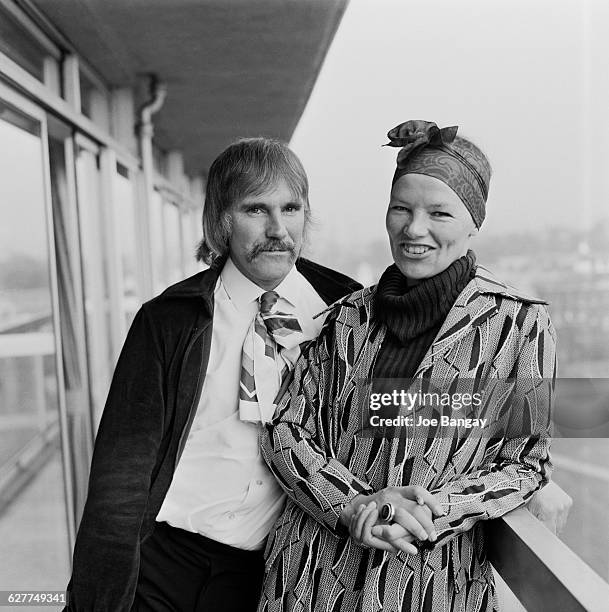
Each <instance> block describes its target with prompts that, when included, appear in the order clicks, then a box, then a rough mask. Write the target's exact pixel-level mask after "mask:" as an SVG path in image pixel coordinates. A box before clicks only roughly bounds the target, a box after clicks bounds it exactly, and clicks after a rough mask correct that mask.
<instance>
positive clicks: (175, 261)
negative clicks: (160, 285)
mask: <svg viewBox="0 0 609 612" xmlns="http://www.w3.org/2000/svg"><path fill="white" fill-rule="evenodd" d="M180 225H181V224H180V209H179V208H178V207H177V206H176V205H175V204H174V203H173V202H170V201H168V200H165V201H164V202H163V228H164V234H165V282H166V284H167V285H172V284H173V283H177V282H178V281H179V280H181V279H182V278H184V270H183V267H182V257H183V252H182V232H181V227H180Z"/></svg>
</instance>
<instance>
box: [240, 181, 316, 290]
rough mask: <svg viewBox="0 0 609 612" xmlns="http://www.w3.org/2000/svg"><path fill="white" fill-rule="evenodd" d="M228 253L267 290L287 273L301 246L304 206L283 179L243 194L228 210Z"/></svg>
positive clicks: (252, 279)
mask: <svg viewBox="0 0 609 612" xmlns="http://www.w3.org/2000/svg"><path fill="white" fill-rule="evenodd" d="M229 215H230V219H231V226H232V231H231V237H230V240H229V255H230V257H231V259H232V260H233V263H234V264H235V265H236V266H237V268H238V269H239V270H240V271H241V272H242V273H243V274H244V275H245V276H246V277H247V278H249V279H250V280H251V281H252V282H254V283H256V284H257V285H258V286H259V287H262V288H263V289H266V290H267V291H270V290H272V289H274V288H275V287H277V285H278V284H279V283H280V282H281V281H282V280H283V279H284V278H285V277H286V276H287V274H288V272H289V271H290V270H291V269H292V266H293V265H294V262H295V261H296V258H297V257H298V255H300V250H301V248H302V242H303V233H304V227H305V205H304V202H301V201H300V200H299V199H298V198H297V197H296V196H294V195H293V194H292V191H291V189H290V188H289V186H288V184H287V183H286V182H285V180H283V179H280V180H278V181H277V182H276V183H274V184H271V185H269V187H268V189H267V190H266V191H264V192H263V193H261V194H260V195H251V196H246V197H245V198H243V199H242V200H241V201H239V202H236V203H235V204H233V206H232V208H231V210H230V212H229Z"/></svg>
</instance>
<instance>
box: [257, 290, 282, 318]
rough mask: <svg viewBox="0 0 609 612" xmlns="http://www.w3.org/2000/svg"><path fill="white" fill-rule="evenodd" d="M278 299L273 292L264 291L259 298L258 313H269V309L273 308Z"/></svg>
mask: <svg viewBox="0 0 609 612" xmlns="http://www.w3.org/2000/svg"><path fill="white" fill-rule="evenodd" d="M278 299H279V295H278V294H277V293H275V291H265V292H264V293H263V294H262V295H261V296H260V312H262V313H267V312H271V308H273V306H275V304H276V303H277V300H278Z"/></svg>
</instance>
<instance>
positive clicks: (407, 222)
mask: <svg viewBox="0 0 609 612" xmlns="http://www.w3.org/2000/svg"><path fill="white" fill-rule="evenodd" d="M386 226H387V233H388V234H389V243H390V245H391V253H392V255H393V259H394V261H395V263H396V265H397V267H398V268H399V269H400V271H401V272H402V274H403V275H404V276H406V278H408V279H411V280H414V281H418V280H422V279H424V278H429V277H431V276H435V275H436V274H439V273H440V272H442V271H443V270H446V268H448V266H450V264H451V263H453V262H454V261H456V260H457V259H459V257H462V256H463V255H465V254H466V253H467V249H468V247H469V243H470V239H471V237H472V236H474V235H475V234H476V232H477V231H478V230H477V228H476V226H475V224H474V221H473V219H472V217H471V215H470V214H469V211H468V210H467V208H465V205H464V204H463V202H462V201H461V199H460V198H459V196H458V195H457V194H456V193H455V192H454V191H453V190H452V189H451V188H450V187H449V186H448V185H446V184H445V183H443V182H442V181H440V180H438V179H436V178H433V177H431V176H427V175H423V174H405V175H403V176H401V177H400V178H399V179H398V180H397V181H396V183H395V185H394V186H393V189H392V190H391V200H390V202H389V209H388V210H387V217H386Z"/></svg>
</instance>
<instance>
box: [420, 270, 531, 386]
mask: <svg viewBox="0 0 609 612" xmlns="http://www.w3.org/2000/svg"><path fill="white" fill-rule="evenodd" d="M498 297H499V300H498V299H497V298H498ZM501 297H510V298H512V299H515V298H516V299H521V300H523V301H531V302H540V301H541V300H536V299H534V298H526V297H524V296H521V295H518V294H516V293H515V292H514V291H512V290H510V289H509V288H508V287H507V285H505V284H504V283H502V282H501V281H499V280H497V279H496V278H495V277H494V276H493V274H492V273H491V272H490V271H489V270H487V269H486V268H483V267H482V266H478V267H477V269H476V276H475V277H474V278H473V279H472V280H471V281H470V282H469V283H468V284H467V285H466V287H465V289H463V291H462V292H461V293H460V294H459V296H458V297H457V299H456V301H455V303H454V305H453V307H452V308H451V309H450V312H449V313H448V315H447V317H446V319H445V321H444V323H443V324H442V327H441V328H440V331H439V332H438V335H437V336H436V338H435V340H434V341H433V342H432V344H431V346H430V347H429V349H428V350H427V353H426V354H425V356H424V357H423V360H422V361H421V363H420V365H419V367H418V368H417V371H416V373H415V377H416V376H419V375H420V373H421V372H424V371H425V370H427V369H428V368H429V367H430V366H431V365H432V364H433V363H434V362H435V360H436V358H437V356H438V355H439V354H441V353H444V352H446V351H447V350H448V349H449V348H450V347H451V346H452V345H453V344H454V343H455V342H458V341H459V340H461V339H462V338H463V337H464V336H465V335H466V334H467V333H468V332H469V331H470V330H472V329H474V328H476V327H478V326H479V325H481V324H482V323H484V322H485V321H486V320H487V319H488V318H489V317H492V316H493V315H494V314H495V313H497V312H498V311H499V301H500V298H501Z"/></svg>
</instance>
